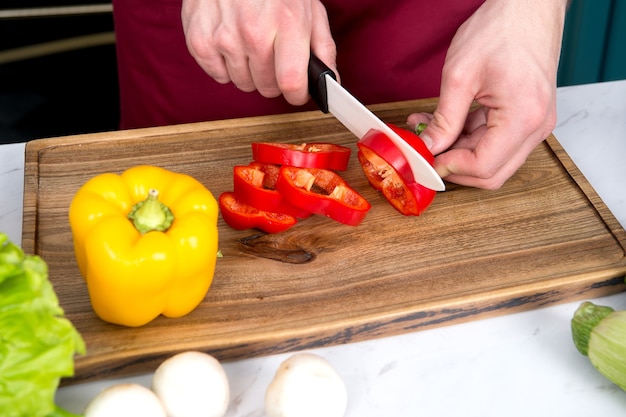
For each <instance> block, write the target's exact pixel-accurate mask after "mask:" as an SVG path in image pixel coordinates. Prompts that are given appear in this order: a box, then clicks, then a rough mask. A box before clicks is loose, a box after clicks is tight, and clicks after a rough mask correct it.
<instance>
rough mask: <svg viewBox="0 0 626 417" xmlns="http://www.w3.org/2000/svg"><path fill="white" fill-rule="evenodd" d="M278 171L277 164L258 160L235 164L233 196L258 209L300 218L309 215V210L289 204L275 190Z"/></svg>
mask: <svg viewBox="0 0 626 417" xmlns="http://www.w3.org/2000/svg"><path fill="white" fill-rule="evenodd" d="M279 171H280V166H279V165H276V164H265V163H260V162H252V163H251V164H249V165H245V166H242V165H239V166H235V167H234V169H233V185H234V190H233V193H234V194H235V198H236V199H237V200H238V201H241V202H242V203H245V204H248V205H250V206H253V207H256V208H257V209H259V210H263V211H269V212H272V213H283V214H288V215H290V216H293V217H298V218H301V219H304V218H306V217H309V216H310V215H311V213H310V212H307V211H306V210H302V209H300V208H298V207H295V206H294V205H292V204H290V203H289V202H287V201H286V200H285V199H284V198H283V197H282V195H281V194H280V193H279V192H278V191H276V181H277V180H278V173H279Z"/></svg>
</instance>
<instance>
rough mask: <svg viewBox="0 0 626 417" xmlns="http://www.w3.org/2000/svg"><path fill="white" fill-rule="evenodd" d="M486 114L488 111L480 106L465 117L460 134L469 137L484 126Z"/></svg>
mask: <svg viewBox="0 0 626 417" xmlns="http://www.w3.org/2000/svg"><path fill="white" fill-rule="evenodd" d="M488 113H489V109H488V108H486V107H482V106H481V107H479V108H477V109H475V110H472V111H471V112H470V114H469V115H468V116H467V120H466V121H465V126H463V132H462V133H463V134H465V135H471V134H472V133H473V132H474V131H475V130H476V129H478V128H480V127H481V126H484V125H486V124H487V115H488Z"/></svg>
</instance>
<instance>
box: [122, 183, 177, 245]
mask: <svg viewBox="0 0 626 417" xmlns="http://www.w3.org/2000/svg"><path fill="white" fill-rule="evenodd" d="M128 218H129V219H130V220H132V221H133V224H134V225H135V228H136V229H137V230H138V231H139V233H141V234H145V233H148V232H151V231H153V230H155V231H158V232H164V231H166V230H167V229H169V227H170V226H171V225H172V222H173V221H174V214H172V211H171V210H170V209H169V207H167V206H166V205H165V204H163V203H161V202H160V201H159V191H158V190H155V189H151V190H150V191H149V192H148V197H147V198H146V199H145V200H143V201H140V202H139V203H137V204H135V205H134V206H133V207H132V209H131V210H130V213H128Z"/></svg>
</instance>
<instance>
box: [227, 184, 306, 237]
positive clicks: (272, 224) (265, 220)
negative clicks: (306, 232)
mask: <svg viewBox="0 0 626 417" xmlns="http://www.w3.org/2000/svg"><path fill="white" fill-rule="evenodd" d="M218 201H219V206H220V211H221V213H222V219H224V221H225V222H226V224H227V225H229V226H230V227H232V228H233V229H237V230H247V229H260V230H263V231H264V232H267V233H280V232H284V231H285V230H287V229H289V228H290V227H292V226H294V225H295V224H296V223H297V219H296V218H295V217H293V216H290V215H288V214H284V213H272V212H269V211H264V210H259V209H257V208H255V207H253V206H251V205H248V204H246V203H243V202H241V201H239V200H238V199H237V197H236V196H235V194H234V193H232V192H224V193H222V194H220V196H219V199H218Z"/></svg>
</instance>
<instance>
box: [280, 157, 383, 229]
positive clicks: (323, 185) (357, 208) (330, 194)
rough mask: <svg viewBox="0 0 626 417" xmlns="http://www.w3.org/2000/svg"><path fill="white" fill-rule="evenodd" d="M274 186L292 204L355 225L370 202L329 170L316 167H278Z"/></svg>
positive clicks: (360, 219) (368, 207) (367, 209)
mask: <svg viewBox="0 0 626 417" xmlns="http://www.w3.org/2000/svg"><path fill="white" fill-rule="evenodd" d="M276 189H277V190H278V191H279V192H280V193H281V194H282V195H283V197H284V198H285V199H286V200H287V201H289V202H290V203H291V204H293V205H294V206H297V207H300V208H302V209H304V210H307V211H310V212H312V213H316V214H322V215H324V216H327V217H330V218H331V219H333V220H336V221H338V222H340V223H344V224H347V225H351V226H356V225H358V224H359V223H361V221H362V220H363V219H364V218H365V215H366V214H367V212H368V211H369V210H370V208H371V205H370V203H369V202H368V201H367V200H366V199H365V198H363V196H361V195H360V194H359V193H358V192H356V191H355V190H353V189H352V188H350V186H348V184H347V183H346V182H345V181H344V180H343V178H341V176H339V175H338V174H336V173H335V172H333V171H330V170H327V169H318V168H297V167H292V166H283V167H281V168H280V174H279V176H278V182H277V183H276Z"/></svg>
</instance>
